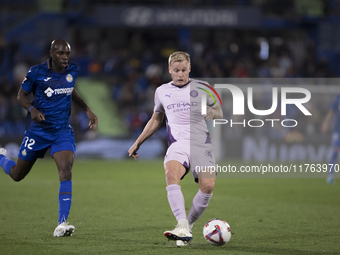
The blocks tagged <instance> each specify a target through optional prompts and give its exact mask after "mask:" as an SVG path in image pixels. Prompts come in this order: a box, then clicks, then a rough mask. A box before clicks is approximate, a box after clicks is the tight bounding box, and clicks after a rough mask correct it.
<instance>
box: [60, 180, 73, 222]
mask: <svg viewBox="0 0 340 255" xmlns="http://www.w3.org/2000/svg"><path fill="white" fill-rule="evenodd" d="M71 200H72V181H62V182H60V188H59V220H58V225H59V224H60V223H62V222H65V221H66V220H67V218H68V214H69V213H70V209H71Z"/></svg>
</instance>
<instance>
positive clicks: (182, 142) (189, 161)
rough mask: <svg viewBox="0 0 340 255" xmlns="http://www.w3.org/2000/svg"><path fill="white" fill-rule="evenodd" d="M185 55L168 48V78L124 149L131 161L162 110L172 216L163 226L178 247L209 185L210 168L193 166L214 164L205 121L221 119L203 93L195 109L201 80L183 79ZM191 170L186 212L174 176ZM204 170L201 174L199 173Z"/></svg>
mask: <svg viewBox="0 0 340 255" xmlns="http://www.w3.org/2000/svg"><path fill="white" fill-rule="evenodd" d="M190 70H191V66H190V56H189V54H187V53H185V52H180V51H177V52H174V53H173V54H171V55H170V57H169V73H170V74H171V77H172V81H171V82H169V83H166V84H163V85H161V86H159V87H158V88H157V89H156V92H155V107H154V113H153V115H152V117H151V119H150V120H149V121H148V123H147V124H146V126H145V128H144V130H143V132H142V133H141V135H140V136H139V137H138V138H137V140H136V141H135V143H134V144H133V145H132V146H131V148H130V149H129V151H128V152H129V156H132V157H133V158H134V159H136V160H137V158H138V157H139V154H138V153H137V151H138V149H139V147H140V146H141V145H142V143H143V142H144V141H146V140H147V139H148V138H149V137H151V136H152V135H153V134H154V133H155V132H156V131H157V129H158V128H159V127H160V125H161V124H162V122H163V119H164V116H165V115H166V124H167V134H168V144H169V148H168V150H167V152H166V156H165V158H164V170H165V177H166V185H167V187H166V190H167V197H168V201H169V204H170V207H171V210H172V212H173V214H174V216H175V218H176V220H177V221H178V224H177V225H176V227H175V229H174V230H171V231H165V232H164V235H165V236H166V237H167V238H168V239H169V240H176V243H177V245H178V246H183V245H186V244H188V242H189V241H190V240H191V239H192V234H191V228H192V226H193V224H194V223H195V221H196V220H198V218H199V217H200V216H201V215H202V213H203V212H204V210H205V209H206V208H207V206H208V203H209V201H210V198H211V196H212V193H213V189H214V185H215V173H214V172H209V171H205V172H204V171H201V172H200V171H196V167H197V166H198V167H209V166H214V165H215V158H214V154H213V149H212V144H211V142H210V135H209V132H208V129H207V125H206V120H211V119H221V118H223V113H222V110H221V108H220V107H219V106H218V105H217V104H215V102H214V100H213V99H212V98H211V97H209V96H207V111H206V114H205V115H202V113H201V108H202V107H201V95H202V94H203V93H206V92H203V90H201V89H199V88H198V87H203V86H202V85H204V84H203V83H204V82H202V81H199V80H193V79H189V73H190ZM190 169H191V171H192V173H193V175H194V177H195V180H196V182H198V186H199V190H198V192H197V194H196V196H195V197H194V199H193V203H192V206H191V209H190V211H189V213H188V216H187V215H186V211H185V203H184V197H183V194H182V191H181V186H180V180H181V179H182V178H183V177H184V176H185V175H186V174H187V173H188V172H189V170H190ZM203 172H204V173H203Z"/></svg>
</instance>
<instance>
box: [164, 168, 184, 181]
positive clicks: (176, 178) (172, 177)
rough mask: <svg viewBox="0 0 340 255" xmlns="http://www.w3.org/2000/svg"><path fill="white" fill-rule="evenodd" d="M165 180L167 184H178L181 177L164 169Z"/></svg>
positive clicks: (171, 170)
mask: <svg viewBox="0 0 340 255" xmlns="http://www.w3.org/2000/svg"><path fill="white" fill-rule="evenodd" d="M165 178H166V181H167V183H168V184H174V183H179V181H180V179H181V177H180V176H179V174H178V172H177V171H175V170H174V169H171V168H170V169H169V168H168V169H165Z"/></svg>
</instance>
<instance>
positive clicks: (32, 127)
mask: <svg viewBox="0 0 340 255" xmlns="http://www.w3.org/2000/svg"><path fill="white" fill-rule="evenodd" d="M78 71H79V68H78V66H77V65H75V64H71V63H69V65H68V67H67V68H66V69H65V70H63V71H62V72H61V73H56V72H55V71H53V69H52V63H51V59H49V60H47V61H46V62H45V63H42V64H40V65H36V66H33V67H31V68H30V70H29V71H28V73H27V75H26V77H25V79H24V80H23V82H22V84H21V88H22V89H23V90H24V91H26V92H32V93H33V95H34V100H33V101H32V105H33V106H34V107H35V108H37V109H38V110H39V111H41V112H42V113H43V114H44V116H45V121H42V122H40V123H35V122H33V121H32V120H31V116H30V113H29V112H28V116H27V119H28V122H27V123H26V130H28V131H51V132H55V131H59V130H61V129H64V128H67V127H68V126H69V120H70V115H71V105H72V91H73V89H74V85H75V82H76V78H77V77H78Z"/></svg>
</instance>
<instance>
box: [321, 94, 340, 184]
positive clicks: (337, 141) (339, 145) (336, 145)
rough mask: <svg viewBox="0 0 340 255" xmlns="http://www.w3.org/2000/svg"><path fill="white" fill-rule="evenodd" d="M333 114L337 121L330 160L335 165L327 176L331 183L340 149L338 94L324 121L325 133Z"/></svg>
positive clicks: (339, 106)
mask: <svg viewBox="0 0 340 255" xmlns="http://www.w3.org/2000/svg"><path fill="white" fill-rule="evenodd" d="M333 116H335V123H334V127H333V134H332V154H331V158H330V160H329V163H330V164H332V166H333V167H332V168H330V169H329V170H328V171H329V172H328V177H327V183H330V184H332V183H334V165H335V164H336V161H337V159H338V154H339V149H340V95H338V96H336V98H335V100H334V102H333V103H332V105H331V107H330V109H329V111H328V113H327V115H326V117H325V119H324V121H323V123H322V127H321V132H322V133H323V134H325V133H326V132H327V131H328V129H329V125H330V123H331V120H332V118H333Z"/></svg>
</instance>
